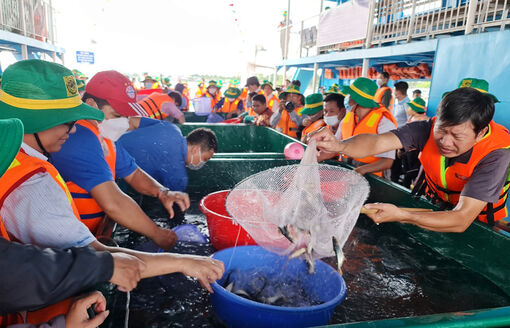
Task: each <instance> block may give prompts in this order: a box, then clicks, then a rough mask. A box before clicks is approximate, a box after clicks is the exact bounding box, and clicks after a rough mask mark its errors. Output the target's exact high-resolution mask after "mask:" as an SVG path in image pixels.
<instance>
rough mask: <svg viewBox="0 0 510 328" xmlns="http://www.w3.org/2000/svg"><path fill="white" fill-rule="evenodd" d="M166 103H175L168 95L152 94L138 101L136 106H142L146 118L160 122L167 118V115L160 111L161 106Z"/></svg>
mask: <svg viewBox="0 0 510 328" xmlns="http://www.w3.org/2000/svg"><path fill="white" fill-rule="evenodd" d="M167 102H171V103H175V102H174V100H173V99H172V97H170V96H169V95H166V94H164V93H152V94H150V95H149V96H147V97H146V98H144V99H142V100H140V101H139V102H138V104H140V106H142V107H143V109H144V110H145V111H146V112H147V115H148V117H150V118H154V119H156V120H162V119H164V118H165V117H168V114H166V113H163V112H162V111H161V108H162V106H163V104H164V103H167Z"/></svg>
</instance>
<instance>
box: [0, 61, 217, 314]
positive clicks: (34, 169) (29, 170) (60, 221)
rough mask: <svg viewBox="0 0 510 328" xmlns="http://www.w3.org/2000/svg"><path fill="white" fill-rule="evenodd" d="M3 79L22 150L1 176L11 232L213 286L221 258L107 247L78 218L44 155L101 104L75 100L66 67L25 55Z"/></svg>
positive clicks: (98, 116)
mask: <svg viewBox="0 0 510 328" xmlns="http://www.w3.org/2000/svg"><path fill="white" fill-rule="evenodd" d="M4 81H5V82H6V83H4V85H2V92H1V93H0V119H2V118H18V119H20V120H21V121H22V122H23V125H24V127H25V131H24V136H23V143H22V145H21V150H20V151H19V152H18V154H17V155H16V158H15V160H14V161H13V163H12V164H11V165H10V166H9V168H8V170H7V171H6V172H5V173H4V175H3V176H2V177H1V178H0V186H2V190H1V193H0V199H2V200H3V204H2V207H1V208H0V216H1V217H2V221H3V222H4V224H5V228H6V231H7V233H8V234H9V236H13V237H14V238H16V240H18V241H20V242H21V243H24V244H33V245H36V246H40V247H54V248H58V249H67V248H70V247H82V246H91V247H93V248H94V249H95V250H97V251H108V252H110V253H119V252H121V253H125V254H129V255H132V256H135V257H137V258H138V259H140V260H141V261H142V262H144V263H145V265H146V266H145V268H144V270H143V271H141V272H140V278H146V277H152V276H156V275H161V274H167V273H173V272H183V273H184V274H187V275H190V276H193V277H196V278H197V279H198V280H199V282H200V283H201V284H202V286H203V287H204V288H206V289H208V290H209V291H212V290H211V288H210V283H212V282H213V281H214V280H216V279H218V278H219V277H221V275H222V273H223V271H224V268H223V265H222V263H220V262H218V261H216V260H213V259H210V258H205V257H198V256H188V255H178V256H177V255H173V254H170V253H163V254H149V253H144V252H137V251H132V250H128V249H124V248H112V247H107V246H105V245H103V244H101V243H100V242H98V241H97V240H96V239H95V237H94V236H93V235H92V233H91V232H90V231H89V229H88V228H87V227H86V226H85V225H84V224H83V222H81V221H80V217H79V214H78V211H77V209H76V206H75V204H74V201H73V199H72V198H71V195H70V192H69V190H68V189H67V186H66V184H65V183H64V181H63V180H62V178H61V176H60V174H59V172H58V171H57V170H56V169H55V167H54V166H53V165H51V164H50V163H49V162H47V157H46V156H45V155H44V154H49V153H53V152H56V151H58V150H59V149H60V148H61V147H62V144H64V143H65V142H66V140H67V139H68V138H69V135H70V134H72V133H74V132H75V131H76V127H75V121H77V120H80V119H92V120H102V119H103V117H104V114H103V113H102V112H101V111H98V110H97V109H95V108H93V107H91V106H88V105H86V104H84V103H82V102H81V100H80V96H79V94H78V91H77V88H76V81H75V80H74V77H73V75H72V73H71V71H70V70H68V69H66V68H65V67H63V66H61V65H58V64H55V63H50V62H45V61H42V60H25V61H20V62H17V63H15V64H12V65H10V66H9V67H8V68H7V69H6V70H5V72H4ZM91 82H92V81H91ZM20 85H22V86H23V88H20V87H19V86H20ZM34 90H36V92H34ZM34 94H36V95H37V98H36V97H34ZM55 107H56V108H55ZM70 303H71V300H70V299H67V300H65V301H63V302H60V303H57V304H55V305H52V306H50V307H47V308H45V309H42V310H40V311H35V312H33V313H29V314H28V315H27V316H26V321H27V322H28V323H38V322H44V321H47V320H49V319H50V318H52V317H55V316H56V315H60V314H63V313H66V312H67V311H68V309H69V304H70Z"/></svg>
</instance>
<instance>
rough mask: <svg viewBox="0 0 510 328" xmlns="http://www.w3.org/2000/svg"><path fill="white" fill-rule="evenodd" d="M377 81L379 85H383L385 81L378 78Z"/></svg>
mask: <svg viewBox="0 0 510 328" xmlns="http://www.w3.org/2000/svg"><path fill="white" fill-rule="evenodd" d="M375 83H377V86H379V87H381V86H382V85H383V81H382V80H381V79H377V80H376V81H375Z"/></svg>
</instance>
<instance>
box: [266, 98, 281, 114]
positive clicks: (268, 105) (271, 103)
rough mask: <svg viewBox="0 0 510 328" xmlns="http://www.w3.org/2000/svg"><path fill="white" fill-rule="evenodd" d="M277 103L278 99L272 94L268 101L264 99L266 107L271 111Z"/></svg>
mask: <svg viewBox="0 0 510 328" xmlns="http://www.w3.org/2000/svg"><path fill="white" fill-rule="evenodd" d="M278 101H279V100H278V97H276V96H275V95H274V94H272V96H271V98H269V99H267V98H266V102H267V107H268V108H269V109H270V110H271V111H272V110H273V106H274V104H275V102H278Z"/></svg>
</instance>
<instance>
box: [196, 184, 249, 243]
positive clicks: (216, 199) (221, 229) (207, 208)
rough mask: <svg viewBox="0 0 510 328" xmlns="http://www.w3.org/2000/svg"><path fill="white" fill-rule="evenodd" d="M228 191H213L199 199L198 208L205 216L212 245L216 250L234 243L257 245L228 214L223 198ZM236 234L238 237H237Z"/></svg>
mask: <svg viewBox="0 0 510 328" xmlns="http://www.w3.org/2000/svg"><path fill="white" fill-rule="evenodd" d="M229 192H230V190H222V191H217V192H213V193H211V194H209V195H207V196H205V197H204V198H202V200H201V201H200V210H201V211H202V213H204V214H205V216H206V218H207V227H208V228H209V237H210V239H211V243H212V245H213V246H214V248H216V249H218V250H220V249H224V248H229V247H234V246H236V245H237V246H244V245H257V243H256V242H255V240H253V238H251V236H250V235H249V234H248V233H247V232H246V230H244V229H243V228H242V227H241V226H240V225H239V224H237V223H235V222H234V221H233V220H232V218H231V217H230V216H229V215H228V212H227V209H226V208H225V199H226V198H227V195H228V193H229ZM238 234H239V237H237V235H238ZM236 240H237V243H236Z"/></svg>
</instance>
